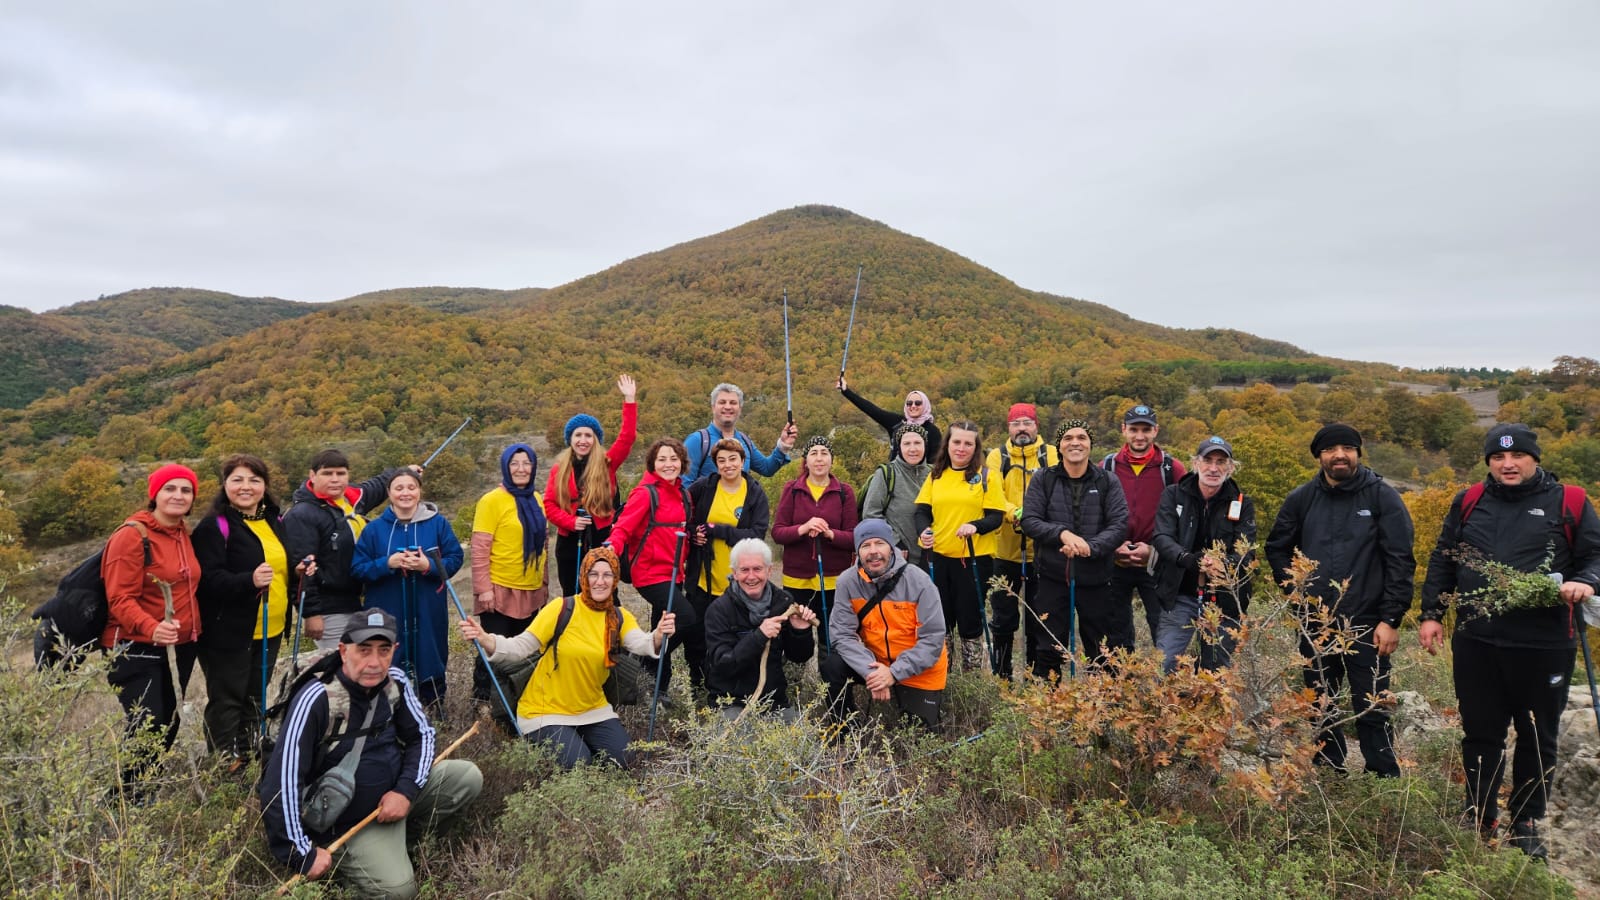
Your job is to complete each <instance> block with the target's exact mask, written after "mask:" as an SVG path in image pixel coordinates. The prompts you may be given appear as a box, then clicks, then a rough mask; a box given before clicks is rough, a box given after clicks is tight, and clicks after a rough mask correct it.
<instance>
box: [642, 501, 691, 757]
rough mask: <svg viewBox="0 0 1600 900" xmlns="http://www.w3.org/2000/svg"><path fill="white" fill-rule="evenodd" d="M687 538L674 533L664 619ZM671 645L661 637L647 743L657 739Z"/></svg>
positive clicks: (669, 639)
mask: <svg viewBox="0 0 1600 900" xmlns="http://www.w3.org/2000/svg"><path fill="white" fill-rule="evenodd" d="M686 536H687V535H685V534H684V533H683V532H681V531H679V532H675V533H674V537H675V538H676V544H675V545H674V547H673V550H672V581H670V582H669V583H668V584H667V608H666V610H665V611H663V612H662V613H661V616H662V618H665V617H667V616H670V615H672V600H673V597H674V596H675V595H676V594H677V593H678V558H679V557H681V556H683V539H684V538H685V537H686ZM640 549H641V550H642V549H643V547H641V548H640ZM671 643H672V636H671V635H662V636H661V655H659V656H657V657H656V689H655V690H654V691H653V692H652V693H651V694H650V726H649V727H648V728H647V729H645V733H644V739H645V740H647V741H653V740H655V739H656V706H657V704H659V703H660V702H661V673H662V668H663V667H664V666H665V665H666V664H667V653H668V652H669V651H668V648H669V647H670V646H671Z"/></svg>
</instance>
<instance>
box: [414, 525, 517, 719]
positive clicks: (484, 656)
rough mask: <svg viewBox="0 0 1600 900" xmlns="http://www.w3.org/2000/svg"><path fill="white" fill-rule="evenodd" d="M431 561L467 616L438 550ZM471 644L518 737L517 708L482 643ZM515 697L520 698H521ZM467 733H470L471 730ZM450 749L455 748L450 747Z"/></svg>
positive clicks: (460, 612)
mask: <svg viewBox="0 0 1600 900" xmlns="http://www.w3.org/2000/svg"><path fill="white" fill-rule="evenodd" d="M433 562H434V565H436V566H438V567H439V580H440V581H442V582H444V587H445V590H446V591H448V592H449V593H450V602H451V603H454V604H455V607H456V612H457V613H458V614H459V615H460V616H461V618H463V619H465V618H468V616H467V608H466V607H465V606H462V605H461V598H460V597H457V596H456V589H455V586H454V585H452V584H451V583H450V579H448V578H446V577H444V560H443V559H442V558H441V557H440V554H439V551H438V550H435V551H434V553H433ZM472 646H474V647H476V648H478V659H480V660H482V661H483V670H484V671H485V672H488V673H489V681H490V683H492V684H493V685H494V692H495V693H496V694H499V695H500V705H501V706H504V707H505V708H506V715H508V716H510V717H511V728H512V730H514V731H516V732H517V735H518V736H519V737H520V736H521V735H522V729H520V728H517V709H516V707H514V706H512V705H511V701H510V700H507V699H506V689H505V688H503V687H501V686H500V679H499V678H496V677H495V674H494V666H491V665H489V654H488V653H486V652H484V649H483V645H482V644H480V643H478V642H477V641H473V642H472ZM517 699H519V700H520V699H521V698H520V697H519V698H517ZM472 727H473V728H474V729H476V728H477V727H478V726H476V725H474V726H472ZM468 733H469V734H470V733H471V732H468ZM458 743H459V742H458ZM451 749H452V750H453V749H455V748H454V747H452V748H451Z"/></svg>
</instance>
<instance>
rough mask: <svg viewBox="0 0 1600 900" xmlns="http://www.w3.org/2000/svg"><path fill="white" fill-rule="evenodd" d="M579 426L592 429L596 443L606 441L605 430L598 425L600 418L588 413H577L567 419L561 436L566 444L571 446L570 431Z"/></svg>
mask: <svg viewBox="0 0 1600 900" xmlns="http://www.w3.org/2000/svg"><path fill="white" fill-rule="evenodd" d="M579 428H587V429H589V430H590V431H593V432H594V439H595V442H596V443H601V444H604V443H605V442H606V430H605V429H604V428H601V427H600V420H599V419H596V418H595V417H594V416H591V415H589V414H588V413H578V414H577V415H575V416H573V417H572V418H570V419H568V420H567V427H566V429H564V433H563V435H562V437H564V438H566V441H567V446H569V447H570V446H572V433H573V432H574V431H577V430H578V429H579Z"/></svg>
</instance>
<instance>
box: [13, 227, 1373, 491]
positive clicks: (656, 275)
mask: <svg viewBox="0 0 1600 900" xmlns="http://www.w3.org/2000/svg"><path fill="white" fill-rule="evenodd" d="M858 265H859V266H863V267H864V269H865V275H864V277H863V280H862V286H861V299H860V304H859V311H858V314H857V319H856V324H855V333H854V341H853V344H852V346H851V351H850V365H849V377H850V379H851V383H852V385H853V386H855V387H856V388H857V389H858V390H860V391H861V392H862V393H864V394H865V395H866V396H868V397H869V398H873V399H876V400H878V401H880V402H883V403H886V404H888V405H890V406H897V405H898V402H897V401H898V399H899V396H900V395H901V392H903V391H904V390H905V389H906V388H908V387H911V386H915V387H920V388H923V389H924V390H927V391H928V392H929V394H930V395H932V396H933V397H934V398H936V407H937V409H936V411H937V412H938V414H939V416H940V418H941V420H948V418H949V417H951V416H953V415H955V414H957V413H964V414H969V415H973V416H975V417H978V418H980V419H983V420H988V419H991V418H993V416H994V414H995V411H996V410H997V409H1004V408H1005V406H1006V405H1008V404H1009V403H1011V402H1013V401H1014V400H1016V399H1018V398H1021V397H1027V398H1032V399H1034V400H1036V401H1037V402H1039V403H1041V404H1042V405H1043V406H1045V407H1046V408H1050V409H1054V408H1055V407H1056V406H1057V405H1058V404H1059V403H1060V402H1061V401H1062V400H1063V398H1064V397H1066V396H1068V395H1069V394H1072V393H1073V392H1077V391H1089V392H1092V393H1097V394H1098V393H1104V392H1105V390H1106V389H1107V388H1115V389H1117V390H1118V391H1120V393H1123V394H1126V395H1129V396H1133V395H1135V393H1137V395H1140V396H1146V397H1151V398H1158V397H1161V396H1164V395H1172V394H1174V393H1175V392H1177V393H1181V392H1182V391H1184V390H1187V387H1188V385H1189V384H1190V383H1192V382H1193V380H1194V379H1193V375H1194V371H1193V367H1194V366H1197V365H1198V366H1202V367H1204V366H1210V367H1212V369H1213V373H1212V374H1213V375H1214V374H1215V369H1216V367H1218V366H1222V365H1225V364H1228V363H1241V362H1248V363H1251V364H1258V365H1269V366H1287V367H1289V368H1288V370H1287V371H1289V373H1290V374H1291V375H1292V374H1293V373H1294V372H1295V371H1296V369H1295V367H1301V368H1300V369H1299V371H1300V372H1301V373H1302V374H1310V375H1313V376H1316V375H1317V373H1319V372H1320V373H1321V374H1320V377H1326V376H1327V375H1328V374H1331V373H1333V372H1337V371H1340V366H1342V365H1343V364H1339V363H1337V362H1336V361H1330V360H1323V359H1319V358H1314V357H1310V356H1308V355H1306V354H1303V353H1301V352H1300V351H1298V350H1296V349H1295V348H1292V347H1289V346H1287V345H1284V344H1281V343H1277V342H1272V341H1263V340H1261V339H1258V338H1254V337H1251V336H1249V335H1245V334H1242V333H1239V332H1233V331H1221V330H1210V331H1178V330H1173V329H1166V328H1161V327H1158V326H1154V325H1148V324H1145V323H1139V322H1136V321H1134V320H1132V319H1129V318H1127V317H1126V316H1123V315H1122V314H1120V313H1116V312H1115V311H1112V310H1109V309H1107V308H1106V307H1103V306H1098V305H1096V304H1092V303H1085V302H1083V301H1077V300H1070V299H1065V298H1060V297H1054V296H1051V295H1048V294H1043V293H1038V292H1035V291H1029V290H1024V289H1022V288H1020V287H1018V286H1017V285H1015V284H1013V283H1012V282H1010V281H1008V280H1006V279H1005V278H1003V277H1002V276H1000V275H998V274H996V273H994V272H991V271H989V270H987V269H984V268H982V267H980V266H978V265H976V264H975V263H973V262H971V261H970V260H967V259H965V258H963V257H961V256H959V255H957V254H955V253H952V252H950V251H948V250H945V249H943V248H940V247H938V246H936V245H934V244H931V243H929V242H927V241H924V240H921V239H918V238H915V237H912V236H909V235H906V234H903V233H901V232H898V231H895V230H893V229H891V228H889V227H888V226H886V225H884V224H882V223H879V222H874V221H871V220H869V219H866V218H863V217H861V216H858V215H855V214H853V213H850V212H847V211H845V210H840V209H835V208H831V207H817V206H811V207H799V208H796V209H792V210H787V211H784V212H779V213H775V214H772V215H769V216H765V217H763V218H761V219H757V220H755V221H753V222H749V223H746V224H744V225H741V226H739V227H737V228H734V229H732V230H730V231H726V232H723V233H720V234H716V235H712V236H709V237H705V238H701V239H699V240H694V241H690V242H688V243H684V244H679V245H677V246H674V247H669V248H667V249H664V250H661V251H658V252H655V253H650V254H647V255H644V256H640V257H638V258H635V259H631V260H628V261H627V262H624V263H621V264H619V265H617V266H614V267H612V268H610V269H606V270H605V271H602V272H599V273H596V274H594V275H591V276H589V277H586V278H583V279H580V280H578V281H575V282H572V283H570V284H566V285H563V286H561V287H558V288H554V289H551V290H548V291H538V290H525V291H513V292H495V291H475V290H460V291H458V292H457V293H455V294H453V295H448V296H447V295H444V294H441V293H440V292H439V291H438V290H422V291H418V292H409V291H403V292H384V293H381V294H378V295H369V296H363V297H360V298H352V299H351V300H349V301H343V302H341V303H338V304H333V305H330V306H328V307H326V308H315V311H312V312H309V313H306V312H305V310H304V309H303V308H302V307H300V306H293V307H287V306H276V305H274V307H273V308H275V309H279V310H281V311H283V312H285V314H287V312H288V311H289V310H291V309H293V310H295V311H299V312H302V313H304V314H303V315H301V317H300V318H297V319H294V320H290V321H279V322H277V323H275V324H270V325H267V326H265V327H263V328H259V329H256V330H254V331H251V332H249V333H248V334H245V335H238V336H234V337H229V338H226V339H223V340H220V341H217V342H215V343H210V344H207V345H206V346H203V347H200V348H198V349H195V350H192V351H189V352H186V353H183V352H174V353H170V354H167V355H165V356H164V357H162V358H161V359H159V360H158V361H155V362H152V363H149V364H147V365H143V366H137V367H133V368H129V369H124V370H121V371H118V372H115V373H112V374H109V375H104V376H102V377H99V378H96V379H94V380H93V381H91V382H89V383H88V384H85V385H83V386H82V387H79V388H76V389H73V390H71V391H69V392H67V393H66V394H65V395H63V396H59V397H52V398H46V399H44V400H41V401H39V402H37V403H35V404H33V405H32V406H30V407H28V408H27V409H26V410H22V411H18V412H12V413H9V414H7V415H5V417H4V419H3V420H0V421H3V422H4V424H3V426H0V437H3V440H4V443H5V446H6V448H7V454H8V457H9V461H11V462H13V463H17V464H27V463H31V462H32V461H33V460H34V459H35V458H37V457H38V455H39V453H40V452H41V450H42V449H43V448H44V447H46V446H48V447H50V448H51V452H52V455H53V456H55V457H56V458H69V457H70V455H71V451H72V450H73V448H77V449H78V450H79V452H88V451H90V450H92V451H93V452H96V453H98V454H99V455H102V456H108V457H113V458H118V457H120V458H124V459H128V460H130V461H132V460H134V459H138V458H144V457H146V456H148V457H150V458H152V459H153V458H155V457H157V456H159V457H163V458H170V457H199V456H211V455H213V454H217V453H221V452H225V451H227V450H232V449H238V448H257V449H260V450H263V451H266V452H269V453H274V452H276V451H280V450H281V451H285V452H287V451H289V450H291V449H294V448H299V447H301V446H308V445H310V444H314V443H321V442H324V441H328V440H334V439H342V438H350V437H361V436H373V435H374V434H375V433H376V432H374V431H373V430H374V429H375V430H378V431H381V432H382V433H384V434H387V435H388V436H389V437H390V438H392V439H397V440H402V441H411V442H413V443H416V444H418V445H420V444H422V443H425V442H426V436H429V435H436V434H440V433H442V432H444V431H448V429H449V427H453V425H454V424H455V423H456V422H459V421H460V419H461V418H462V417H463V416H466V415H472V416H474V417H475V419H476V420H477V423H478V425H477V426H475V429H474V430H477V428H482V429H484V430H488V431H495V432H508V431H516V432H532V433H538V434H546V435H550V434H554V435H557V436H559V428H560V425H561V423H562V422H563V421H565V419H566V418H567V417H568V416H570V415H571V414H572V413H573V412H576V411H578V410H592V411H595V412H598V413H600V414H601V416H602V420H603V421H606V422H609V423H614V422H615V421H616V415H617V413H616V411H615V406H616V405H617V402H618V398H617V396H616V394H615V391H614V389H613V387H612V382H613V379H614V377H615V374H616V373H617V372H620V371H630V372H633V373H635V374H637V375H638V377H639V379H640V384H641V389H642V394H641V400H642V401H643V402H642V408H641V417H642V421H641V426H640V427H641V433H642V434H644V435H649V436H653V435H656V434H659V433H674V434H682V433H685V432H686V431H688V430H689V429H691V428H694V427H696V426H698V425H701V424H703V421H704V419H705V418H706V408H707V400H706V396H707V392H708V391H709V390H710V388H711V387H712V385H714V384H715V383H717V382H718V381H720V380H731V381H735V382H738V383H740V384H741V385H743V386H744V387H745V389H746V391H747V392H748V393H749V394H750V398H749V400H748V402H747V424H748V426H749V427H750V430H752V431H753V432H755V433H756V434H758V435H762V436H763V437H762V440H763V442H765V441H766V440H768V439H769V435H770V433H771V432H774V431H775V430H776V428H777V426H778V423H779V422H780V421H781V420H782V419H783V415H784V370H783V322H782V317H781V306H780V300H779V298H780V297H781V296H782V294H783V292H784V291H785V290H787V291H788V293H789V305H790V325H791V334H792V340H793V358H794V385H795V415H796V418H797V419H798V420H799V421H800V423H801V429H802V431H804V432H807V433H809V432H811V431H817V430H823V429H826V428H827V427H828V426H830V425H831V424H833V423H834V422H835V421H841V420H842V421H856V422H859V421H861V420H860V418H859V414H858V413H855V412H853V411H852V410H850V408H849V407H848V406H847V405H846V404H843V402H842V400H841V398H840V397H839V394H838V392H837V391H836V390H835V389H834V387H833V385H834V379H835V378H836V376H837V375H838V371H839V361H840V355H841V353H842V351H843V347H844V337H845V329H846V325H847V323H848V320H849V313H850V298H851V291H852V287H853V284H854V279H855V274H856V268H857V266H858ZM424 298H426V299H427V302H426V303H423V304H422V305H420V306H419V305H418V303H417V302H416V301H418V300H420V299H424ZM441 298H443V299H441ZM276 303H283V301H277V302H276ZM93 305H94V304H89V305H88V306H90V307H92V306H93ZM463 310H470V311H467V312H463ZM129 339H130V340H131V339H132V336H130V337H129ZM1186 367H1187V368H1186ZM1178 369H1186V370H1185V371H1177V370H1178ZM64 451H65V452H64Z"/></svg>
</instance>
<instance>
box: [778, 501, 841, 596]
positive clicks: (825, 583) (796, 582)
mask: <svg viewBox="0 0 1600 900" xmlns="http://www.w3.org/2000/svg"><path fill="white" fill-rule="evenodd" d="M827 489H828V486H827V485H825V484H812V483H811V481H810V479H807V480H806V490H808V491H810V492H811V499H812V500H813V501H820V500H822V494H823V492H825V491H827ZM811 561H812V562H816V557H812V559H811ZM836 577H837V576H834V575H829V576H828V577H827V578H824V579H823V580H822V589H823V590H825V591H831V590H833V585H834V581H835V579H836ZM783 586H784V587H786V588H797V589H799V590H802V591H814V590H816V589H817V576H816V573H815V571H813V572H812V574H811V575H810V576H808V577H806V578H801V577H800V576H798V575H790V574H789V573H788V572H785V573H783Z"/></svg>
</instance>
